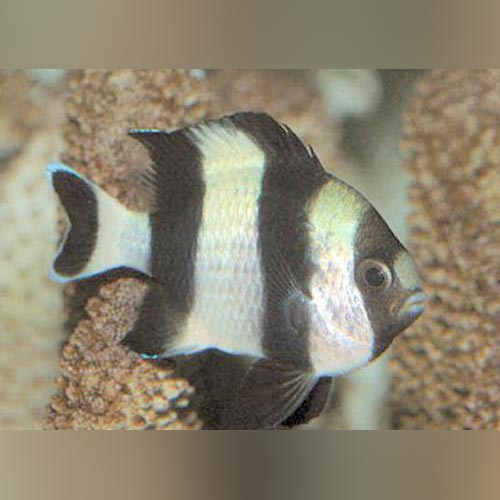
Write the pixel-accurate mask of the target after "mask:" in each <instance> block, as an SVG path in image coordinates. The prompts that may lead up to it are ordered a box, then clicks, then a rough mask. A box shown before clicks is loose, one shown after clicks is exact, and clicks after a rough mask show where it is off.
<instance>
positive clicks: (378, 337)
mask: <svg viewBox="0 0 500 500" xmlns="http://www.w3.org/2000/svg"><path fill="white" fill-rule="evenodd" d="M354 248H355V261H354V262H355V268H356V269H358V266H359V264H360V263H361V262H363V260H365V259H374V260H377V261H381V262H383V263H385V264H386V265H387V266H388V267H389V268H390V269H391V272H392V273H393V274H394V269H393V266H394V261H395V260H396V258H397V256H398V254H399V253H400V252H402V251H406V250H405V249H404V247H403V245H402V244H401V243H400V242H399V240H398V239H397V238H396V236H395V235H394V234H393V232H392V231H391V229H390V228H389V226H388V225H387V224H386V223H385V221H384V220H383V219H382V217H381V216H380V215H379V213H378V212H377V211H376V210H375V209H374V208H373V207H370V208H369V209H368V210H367V211H366V212H365V213H364V215H363V218H362V219H361V221H360V224H359V226H358V229H357V231H356V241H355V245H354ZM356 282H357V284H358V288H359V289H360V290H361V292H362V294H363V302H364V304H365V309H366V312H367V314H368V318H369V320H370V323H371V325H372V328H373V331H374V334H375V343H374V347H373V357H377V356H378V355H380V354H381V353H382V352H384V351H385V349H387V347H389V345H390V343H391V342H392V340H393V339H394V337H395V336H396V335H397V334H398V333H399V332H401V331H402V330H403V328H404V327H406V326H407V325H404V324H403V323H402V322H400V321H397V320H396V319H395V318H394V317H393V315H392V314H391V313H390V311H389V306H390V305H391V303H392V302H391V301H390V300H389V298H390V297H389V296H388V294H389V293H390V292H385V293H381V292H380V291H379V290H377V289H371V288H370V287H368V286H366V284H365V283H364V280H363V278H362V276H360V275H359V274H358V273H356ZM392 293H394V292H392Z"/></svg>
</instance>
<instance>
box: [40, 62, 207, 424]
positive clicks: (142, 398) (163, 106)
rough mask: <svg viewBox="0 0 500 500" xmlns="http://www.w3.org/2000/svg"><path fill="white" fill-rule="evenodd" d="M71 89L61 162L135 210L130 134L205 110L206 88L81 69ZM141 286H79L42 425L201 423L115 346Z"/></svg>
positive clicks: (172, 76) (135, 162)
mask: <svg viewBox="0 0 500 500" xmlns="http://www.w3.org/2000/svg"><path fill="white" fill-rule="evenodd" d="M69 90H70V99H69V101H68V103H67V107H66V110H67V113H68V115H69V120H68V125H67V127H66V130H65V139H66V145H67V149H66V152H65V154H64V155H63V159H64V161H66V162H67V163H68V164H70V165H71V166H72V167H75V168H77V169H78V170H79V171H80V172H82V173H83V174H84V175H86V176H88V177H89V178H90V179H91V180H93V181H94V182H96V183H98V184H99V185H100V186H101V187H103V188H104V189H106V190H107V191H108V192H109V193H110V194H111V195H113V196H116V197H118V198H119V199H120V200H122V201H123V202H124V203H126V204H127V205H129V206H135V207H138V206H140V202H141V200H140V196H139V195H138V192H137V191H136V190H135V188H134V185H133V182H131V180H130V178H131V177H133V176H132V175H131V173H133V172H134V171H137V169H140V168H141V167H142V168H144V167H145V166H146V165H147V161H148V160H147V157H146V155H145V152H144V151H143V150H142V148H141V147H140V145H138V144H137V143H136V142H135V141H134V140H133V139H130V138H128V137H127V135H126V132H127V130H128V129H131V128H162V129H175V128H178V127H180V126H183V125H186V124H189V123H193V122H197V121H199V120H200V119H202V118H203V117H204V116H205V115H206V114H207V112H208V97H207V92H206V83H205V81H204V79H203V74H200V73H199V72H195V73H192V74H190V73H188V72H185V71H170V70H169V71H78V72H75V73H73V74H72V76H71V80H70V84H69ZM146 287H147V284H146V283H145V282H144V281H143V280H139V279H136V278H133V277H122V278H120V279H116V278H115V279H108V280H105V279H100V280H99V279H98V280H91V281H90V282H89V283H86V284H82V285H80V286H79V289H78V293H74V294H73V299H74V300H72V301H70V307H69V314H70V323H71V324H73V325H76V327H75V329H74V331H73V333H72V334H71V336H70V338H69V341H68V343H67V345H66V346H65V347H64V348H63V352H62V360H61V369H62V376H61V378H60V379H59V380H58V388H59V391H58V394H56V395H55V396H54V397H53V398H52V402H51V409H50V415H49V418H48V420H47V424H46V426H47V427H48V428H51V429H68V428H70V429H82V428H83V429H121V428H136V429H145V428H147V429H151V428H155V429H179V428H182V429H193V428H198V427H199V426H200V422H199V421H198V420H197V418H196V415H195V414H194V413H193V412H192V411H191V410H190V409H189V395H190V394H191V388H190V387H189V386H188V384H187V383H186V382H185V381H183V380H181V379H179V378H177V377H175V376H174V375H173V371H172V369H171V368H169V367H166V366H159V365H157V364H154V363H153V362H148V361H145V360H142V359H141V358H140V357H139V356H138V355H136V354H135V353H132V352H130V351H129V350H128V349H127V348H126V347H124V346H122V345H121V344H119V341H120V340H121V338H122V337H123V336H124V335H125V333H126V331H127V330H128V329H129V328H130V327H131V326H132V324H133V321H134V319H135V317H136V314H137V310H138V307H139V305H140V302H141V299H142V296H143V293H144V291H145V289H146ZM73 292H74V290H73ZM70 295H71V291H70ZM87 299H89V300H88V302H87V303H86V306H85V308H84V312H85V314H84V315H83V316H82V315H81V312H82V309H83V304H84V303H85V300H87ZM77 302H78V304H77ZM71 320H72V321H71Z"/></svg>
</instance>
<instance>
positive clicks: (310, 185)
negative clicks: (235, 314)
mask: <svg viewBox="0 0 500 500" xmlns="http://www.w3.org/2000/svg"><path fill="white" fill-rule="evenodd" d="M230 120H231V121H232V122H233V123H234V124H235V125H236V126H237V127H240V128H242V129H243V130H245V131H246V132H248V133H249V134H250V135H251V136H252V137H253V138H254V140H255V141H256V142H257V143H258V144H259V146H260V147H261V148H262V149H263V150H264V152H265V157H266V162H265V171H264V176H263V179H262V187H261V196H260V200H259V213H258V243H259V252H260V259H261V270H262V275H263V281H264V304H263V311H264V314H263V319H262V347H263V350H264V352H265V354H266V355H267V356H268V357H270V358H274V359H277V360H279V361H280V362H283V363H285V364H286V365H291V366H295V367H304V368H310V366H311V361H310V356H309V349H308V340H309V339H308V336H309V331H308V330H309V327H308V318H305V319H304V318H302V324H303V328H302V330H301V331H300V332H299V334H294V335H291V334H290V326H289V322H288V321H287V319H286V318H285V310H284V309H285V308H284V307H280V305H284V303H285V301H286V300H287V299H289V297H290V295H291V294H292V293H293V285H292V281H291V280H285V283H288V284H285V285H283V282H281V284H280V285H278V286H277V284H276V274H277V273H280V272H281V273H283V272H284V273H285V275H284V276H283V277H286V274H288V273H290V274H292V275H293V281H295V283H296V285H297V286H298V287H299V289H300V290H303V291H307V290H308V287H309V282H310V277H311V273H312V264H311V262H310V260H309V234H308V229H307V224H306V222H307V221H306V213H305V210H306V206H307V204H308V202H309V201H310V200H311V199H312V198H313V197H314V195H315V194H316V193H317V192H318V190H319V189H320V188H321V187H322V186H323V185H324V184H325V182H327V181H328V180H329V178H330V177H329V176H328V174H326V172H325V171H324V169H323V167H322V166H321V164H320V162H319V160H318V159H317V158H316V156H315V155H314V153H313V152H312V150H308V149H307V148H306V147H305V146H304V144H303V143H302V142H301V141H300V139H299V138H298V137H297V136H296V135H295V134H294V133H293V132H292V131H291V130H290V129H288V128H284V127H283V126H281V125H280V124H278V123H277V122H276V121H275V120H274V119H272V118H271V117H270V116H268V115H264V114H255V113H242V114H237V115H234V116H233V117H231V118H230ZM284 270H286V271H284ZM280 281H281V280H280Z"/></svg>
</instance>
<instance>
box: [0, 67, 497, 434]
mask: <svg viewBox="0 0 500 500" xmlns="http://www.w3.org/2000/svg"><path fill="white" fill-rule="evenodd" d="M499 116H500V70H415V69H411V70H373V69H319V70H202V69H191V70H178V69H176V70H170V69H167V70H56V69H43V70H42V69H39V70H36V69H33V70H7V69H4V70H0V227H1V228H2V232H1V236H0V429H50V430H56V429H61V430H63V429H64V430H66V429H67V430H70V429H73V430H79V429H136V430H141V429H148V430H151V429H158V430H199V429H279V430H316V429H331V430H334V429H343V430H348V429H352V430H358V429H373V430H376V429H380V430H383V429H401V430H418V429H421V430H430V429H497V430H498V429H500V135H499V131H498V130H499V123H500V121H499Z"/></svg>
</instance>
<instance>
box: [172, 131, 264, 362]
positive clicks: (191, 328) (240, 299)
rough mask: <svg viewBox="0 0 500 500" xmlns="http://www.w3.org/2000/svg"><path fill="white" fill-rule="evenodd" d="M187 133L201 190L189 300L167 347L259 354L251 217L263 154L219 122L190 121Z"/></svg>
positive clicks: (259, 305)
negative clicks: (197, 160)
mask: <svg viewBox="0 0 500 500" xmlns="http://www.w3.org/2000/svg"><path fill="white" fill-rule="evenodd" d="M192 137H193V140H194V142H195V143H196V145H197V146H198V148H199V149H200V151H201V154H202V159H203V160H202V161H203V163H202V165H203V176H204V182H205V197H204V203H203V218H202V223H201V227H200V232H199V235H198V246H197V255H196V264H195V272H194V283H195V285H194V286H195V288H194V289H195V297H194V304H193V308H192V310H191V314H190V317H189V319H188V322H187V324H186V326H185V329H184V332H183V334H182V335H181V337H180V338H179V340H178V342H177V345H176V346H175V347H174V350H175V351H176V352H189V351H195V350H202V349H205V348H209V347H216V348H218V349H220V350H222V351H225V352H229V353H235V354H247V355H251V356H261V355H262V352H261V343H260V335H259V334H260V324H261V315H262V311H261V308H262V293H263V291H262V276H261V272H260V263H259V251H258V247H257V231H258V220H257V218H258V199H259V195H260V189H261V180H262V174H263V171H264V162H265V155H264V152H263V151H262V150H261V149H260V148H259V147H258V146H257V145H256V144H255V143H254V142H253V141H252V140H251V139H250V138H249V137H248V136H247V135H246V134H245V133H244V132H242V131H241V130H237V129H235V128H233V127H228V126H225V125H224V124H222V125H221V124H219V123H214V124H210V125H203V126H201V127H197V128H196V129H194V130H193V131H192Z"/></svg>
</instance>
